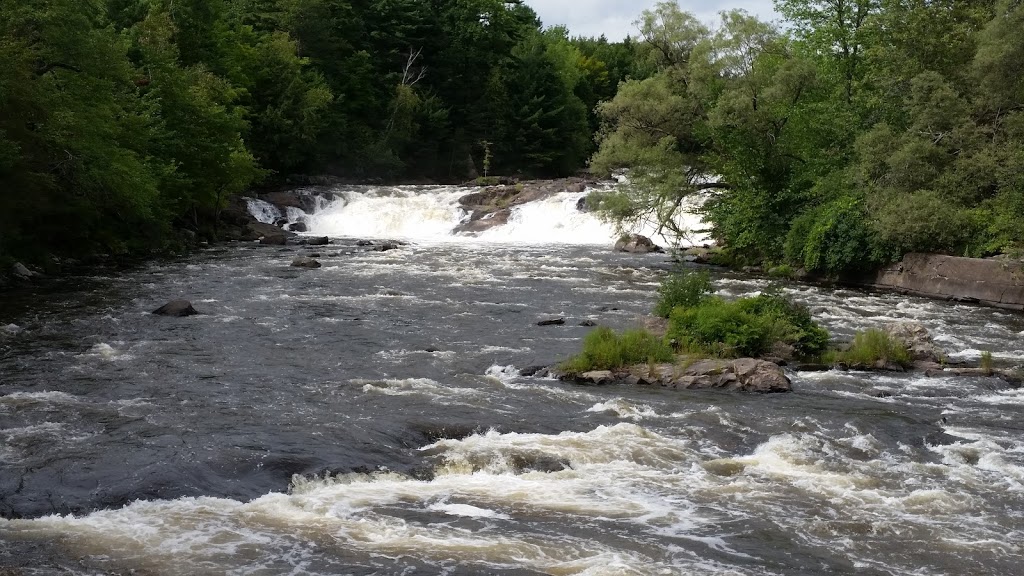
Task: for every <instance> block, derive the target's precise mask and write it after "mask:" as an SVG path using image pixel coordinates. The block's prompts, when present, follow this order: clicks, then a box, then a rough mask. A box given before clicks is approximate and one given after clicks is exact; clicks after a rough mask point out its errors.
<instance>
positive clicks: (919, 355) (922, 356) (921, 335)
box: [885, 322, 947, 363]
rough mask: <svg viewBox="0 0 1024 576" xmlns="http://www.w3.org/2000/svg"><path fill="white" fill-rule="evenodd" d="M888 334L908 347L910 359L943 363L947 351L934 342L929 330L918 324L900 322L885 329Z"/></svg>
mask: <svg viewBox="0 0 1024 576" xmlns="http://www.w3.org/2000/svg"><path fill="white" fill-rule="evenodd" d="M885 331H886V333H888V334H889V336H890V337H891V338H892V339H893V340H895V341H896V342H899V343H900V344H902V345H904V346H906V348H907V351H909V352H910V358H911V359H912V360H914V361H917V362H939V363H941V362H943V361H945V360H946V358H947V357H946V351H945V350H943V349H942V348H941V347H940V346H939V345H937V344H936V343H935V341H934V340H932V337H931V334H929V333H928V329H927V328H925V327H924V326H923V325H922V324H919V323H917V322H900V323H898V324H892V325H890V326H887V327H886V329H885Z"/></svg>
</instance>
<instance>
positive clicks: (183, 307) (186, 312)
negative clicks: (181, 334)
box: [153, 299, 199, 318]
mask: <svg viewBox="0 0 1024 576" xmlns="http://www.w3.org/2000/svg"><path fill="white" fill-rule="evenodd" d="M153 314H156V315H158V316H172V317H175V318H184V317H186V316H195V315H196V314H199V311H198V310H196V309H195V308H193V307H192V303H191V302H189V301H188V300H180V299H179V300H171V301H170V302H168V303H167V304H164V305H163V306H161V307H159V308H157V309H156V310H153Z"/></svg>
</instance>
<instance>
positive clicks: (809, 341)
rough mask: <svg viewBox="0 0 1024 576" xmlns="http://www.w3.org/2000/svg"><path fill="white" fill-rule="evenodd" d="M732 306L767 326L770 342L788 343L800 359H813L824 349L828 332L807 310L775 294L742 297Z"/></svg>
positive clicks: (766, 293)
mask: <svg viewBox="0 0 1024 576" xmlns="http://www.w3.org/2000/svg"><path fill="white" fill-rule="evenodd" d="M736 304H737V305H738V306H739V307H740V308H741V309H742V310H744V311H745V312H747V313H749V314H752V315H754V316H757V317H760V318H762V319H764V320H765V321H766V322H767V323H768V325H769V329H770V333H769V338H770V340H771V343H775V342H782V343H784V344H789V345H791V346H793V347H794V348H795V349H796V352H797V353H798V354H799V355H801V356H815V355H818V354H821V353H822V352H824V351H825V349H826V348H828V341H829V334H828V331H827V330H825V329H824V328H822V327H821V326H818V324H817V323H816V322H815V321H814V319H813V318H812V317H811V312H810V310H808V309H807V307H806V306H802V305H800V304H797V303H795V302H792V301H790V300H789V299H788V298H786V297H785V296H783V295H782V294H781V293H779V292H775V291H769V292H765V293H764V294H761V295H760V296H756V297H754V298H743V299H741V300H738V301H737V303H736Z"/></svg>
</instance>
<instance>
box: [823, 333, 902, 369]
mask: <svg viewBox="0 0 1024 576" xmlns="http://www.w3.org/2000/svg"><path fill="white" fill-rule="evenodd" d="M836 359H837V360H839V361H840V362H845V363H846V364H849V365H851V366H872V365H874V364H877V363H879V362H881V363H883V364H888V363H896V364H899V365H901V366H910V364H911V359H910V352H909V351H908V350H907V347H906V346H904V345H903V344H902V343H900V342H899V341H897V340H895V339H894V338H893V337H892V336H890V335H889V334H888V333H886V332H884V331H882V330H877V329H871V330H866V331H864V332H858V333H857V335H856V336H854V338H853V345H852V346H850V349H849V350H846V351H844V352H840V353H839V354H838V355H837V356H836Z"/></svg>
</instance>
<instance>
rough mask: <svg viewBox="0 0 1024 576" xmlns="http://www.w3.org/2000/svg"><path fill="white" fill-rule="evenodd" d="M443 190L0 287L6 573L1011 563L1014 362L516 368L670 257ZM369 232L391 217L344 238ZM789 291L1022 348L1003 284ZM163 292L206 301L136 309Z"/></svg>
mask: <svg viewBox="0 0 1024 576" xmlns="http://www.w3.org/2000/svg"><path fill="white" fill-rule="evenodd" d="M462 192H463V191H462V190H459V189H451V188H447V189H445V188H401V189H395V190H390V191H389V192H388V193H377V192H368V191H367V190H365V189H358V190H352V191H349V192H346V193H345V194H344V195H343V196H344V198H345V200H344V201H341V202H339V203H337V205H335V206H331V207H327V208H325V209H324V210H323V211H322V212H321V213H319V214H317V215H314V216H313V217H312V218H310V222H311V225H312V232H313V233H321V234H330V235H332V236H333V237H335V239H334V241H333V244H332V245H331V246H327V247H319V248H316V251H317V252H319V253H321V257H320V259H321V261H322V262H323V264H324V267H323V268H321V269H319V270H299V269H295V268H291V267H290V266H289V263H290V262H291V260H292V259H293V258H294V257H295V256H296V255H297V254H301V253H308V252H311V251H312V250H311V249H303V248H288V249H285V250H281V249H280V248H276V247H261V246H257V245H251V244H244V245H235V246H219V247H214V248H211V249H208V250H206V251H204V252H201V253H197V254H194V255H192V256H189V257H188V258H185V259H182V260H179V261H173V262H160V263H153V264H150V265H148V266H146V267H144V268H141V269H137V270H133V271H121V272H118V273H114V272H111V273H102V274H97V275H95V276H91V277H76V278H66V279H62V280H54V281H51V282H50V283H49V284H48V285H47V287H46V289H44V290H35V291H31V292H30V291H22V292H17V291H16V292H10V293H7V294H4V305H3V307H2V309H0V515H2V517H3V518H2V519H0V541H2V543H3V545H2V546H0V572H3V570H2V568H8V569H11V570H14V571H13V572H11V573H12V574H18V573H23V574H97V573H118V574H127V573H134V574H153V575H179V574H180V575H195V574H268V575H269V574H360V575H370V574H407V575H413V574H451V575H460V574H556V575H570V574H590V575H599V574H609V575H612V574H614V575H619V574H636V575H647V574H702V575H703V574H722V575H726V574H728V575H761V574H780V575H817V574H824V573H834V574H870V575H875V574H878V575H883V574H894V575H895V574H899V575H932V574H936V575H937V574H965V575H966V574H990V575H1011V574H1019V573H1020V559H1021V557H1022V553H1024V550H1022V544H1021V542H1022V541H1024V538H1022V537H1024V434H1022V430H1024V391H1021V390H1017V389H1013V388H1011V387H1009V386H1007V385H1005V384H1003V383H1001V382H1000V381H998V380H996V379H990V378H926V377H924V376H922V375H897V374H892V375H889V374H886V375H880V374H863V373H852V372H850V373H843V372H835V371H833V372H824V373H793V374H790V376H791V377H792V379H793V385H794V389H795V391H794V392H793V393H791V394H779V395H743V394H733V393H723V392H720V391H702V392H699V391H676V390H661V389H647V388H625V387H600V388H598V387H578V386H574V385H570V384H565V383H561V382H558V381H555V380H549V379H543V378H526V377H520V376H519V375H518V371H519V369H522V368H524V367H527V366H531V365H541V364H551V363H554V362H557V361H559V360H560V359H562V358H565V357H567V356H568V355H570V354H572V353H574V352H575V351H577V350H578V348H579V345H580V340H581V338H582V337H583V336H584V335H585V334H586V333H587V332H588V331H589V330H591V329H592V328H587V327H583V326H580V323H581V322H584V321H587V320H591V321H593V322H596V323H598V324H602V325H609V326H612V327H615V328H627V327H631V326H635V325H637V324H638V322H639V318H640V317H641V316H642V315H643V314H645V313H647V312H648V311H649V310H650V309H651V307H652V305H653V302H654V300H655V297H656V294H655V290H656V287H657V285H658V282H659V280H660V279H661V278H662V277H663V276H664V275H665V274H666V273H667V270H669V269H670V267H671V264H670V263H669V262H668V258H667V257H666V256H664V255H644V256H636V255H626V254H616V253H612V252H611V251H610V250H609V249H608V241H609V239H610V238H611V236H612V233H611V231H610V230H609V229H608V227H607V226H605V225H603V224H601V223H600V222H598V221H596V220H595V219H593V217H592V216H589V215H581V214H579V213H578V212H574V211H573V210H571V209H570V207H574V206H575V202H576V200H578V198H579V197H580V196H581V195H575V196H573V195H568V194H567V195H562V196H560V197H557V198H555V199H551V200H548V201H545V202H547V204H544V203H536V204H535V205H532V206H526V207H523V208H519V209H517V212H516V213H515V215H514V216H513V218H512V219H511V220H510V223H509V225H507V226H506V227H504V228H499V229H495V230H493V231H491V232H489V233H486V234H485V235H484V236H483V237H481V238H469V239H466V238H463V239H455V238H451V237H446V234H447V230H449V227H447V226H448V224H450V223H451V221H452V220H453V219H454V221H455V222H456V223H457V221H458V218H459V217H460V215H459V214H458V212H457V210H456V209H455V208H453V206H454V204H453V198H455V197H456V196H457V195H458V194H461V193H462ZM446 222H447V223H448V224H445V223H446ZM372 236H388V237H394V236H404V237H406V238H408V239H409V240H410V241H411V242H410V244H409V245H407V246H405V247H403V248H401V249H399V250H392V251H388V252H374V251H371V250H368V249H367V248H365V247H359V246H356V238H362V237H372ZM713 278H714V282H715V287H716V289H717V290H718V291H719V292H720V293H722V294H723V295H726V296H739V295H745V294H752V293H756V292H757V291H760V290H763V289H764V288H765V287H766V286H767V285H768V283H767V281H765V280H761V279H753V278H750V277H745V276H739V275H735V274H731V273H725V272H720V271H716V272H714V276H713ZM784 289H785V291H786V292H787V293H788V294H789V295H790V296H791V297H793V298H794V299H796V300H798V301H800V302H802V303H804V304H806V305H807V306H809V307H810V308H811V310H812V312H813V313H814V315H815V317H816V318H817V319H818V320H819V321H820V322H822V323H823V325H825V326H826V327H827V328H829V330H830V331H832V332H833V333H834V334H835V335H837V336H838V337H848V336H849V335H851V334H852V333H853V332H854V331H855V330H856V329H859V328H864V327H868V326H880V325H884V324H885V323H888V322H893V321H899V320H913V321H916V322H921V323H923V324H925V325H926V326H927V327H928V328H929V330H930V331H931V332H932V334H933V335H934V336H935V337H936V339H937V341H938V343H939V344H941V345H942V346H944V347H945V348H946V349H947V350H948V351H949V352H950V353H951V354H952V355H953V357H954V358H962V359H972V358H973V359H976V358H977V357H978V356H979V355H980V354H981V352H982V351H991V352H993V354H994V356H995V357H996V359H997V361H999V362H1002V363H1005V364H1018V363H1021V362H1024V350H1022V349H1024V344H1022V336H1024V332H1022V331H1024V318H1022V316H1021V315H1020V314H1017V313H1011V312H1006V311H1000V310H995V309H988V308H980V307H975V306H970V305H962V304H951V303H945V302H936V301H930V300H924V299H920V298H915V297H908V296H899V295H893V294H868V293H863V292H858V291H849V290H829V289H823V288H817V287H811V286H806V285H796V284H793V285H787V286H785V287H784ZM177 297H186V298H189V299H190V300H191V301H192V302H193V304H194V305H195V306H196V308H198V309H199V310H200V311H201V312H203V314H202V315H200V316H194V317H190V318H163V317H157V316H154V315H152V314H150V312H151V311H152V310H153V309H155V308H156V307H158V306H159V305H161V304H163V303H164V302H166V301H167V300H170V299H173V298H177ZM551 317H564V318H566V319H567V322H566V324H565V325H564V326H545V327H539V326H537V322H538V321H540V320H544V319H547V318H551ZM5 326H6V328H5ZM879 391H885V392H886V394H881V395H880V394H879ZM879 396H884V397H879ZM5 574H6V573H5Z"/></svg>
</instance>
